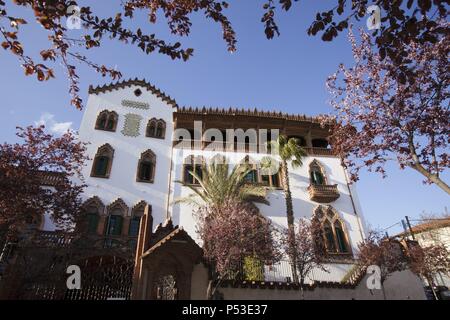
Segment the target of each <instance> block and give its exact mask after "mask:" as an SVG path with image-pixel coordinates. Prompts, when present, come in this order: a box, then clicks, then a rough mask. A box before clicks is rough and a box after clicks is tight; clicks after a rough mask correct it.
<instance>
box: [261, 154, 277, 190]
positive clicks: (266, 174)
mask: <svg viewBox="0 0 450 320" xmlns="http://www.w3.org/2000/svg"><path fill="white" fill-rule="evenodd" d="M259 166H260V176H261V178H260V179H261V184H262V185H265V186H269V187H274V188H280V187H281V181H280V165H279V163H278V161H277V160H275V159H274V158H272V157H269V156H266V157H263V158H262V159H261V161H260V164H259Z"/></svg>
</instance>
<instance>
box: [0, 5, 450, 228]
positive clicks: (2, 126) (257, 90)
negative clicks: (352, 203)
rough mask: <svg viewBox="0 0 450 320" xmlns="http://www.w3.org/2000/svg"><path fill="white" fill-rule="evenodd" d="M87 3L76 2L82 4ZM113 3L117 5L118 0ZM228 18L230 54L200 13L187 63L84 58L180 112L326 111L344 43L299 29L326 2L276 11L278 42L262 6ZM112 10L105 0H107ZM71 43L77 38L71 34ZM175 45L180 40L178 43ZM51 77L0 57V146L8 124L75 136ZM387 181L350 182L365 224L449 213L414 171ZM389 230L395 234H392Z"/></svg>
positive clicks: (105, 52) (345, 53) (28, 32)
mask: <svg viewBox="0 0 450 320" xmlns="http://www.w3.org/2000/svg"><path fill="white" fill-rule="evenodd" d="M87 2H89V3H91V2H92V1H81V3H87ZM117 2H118V1H117ZM229 2H230V3H231V6H230V9H229V10H228V15H229V17H230V20H231V22H232V23H233V26H234V28H235V30H236V32H237V35H238V51H237V52H235V53H233V54H230V53H228V52H227V50H226V45H225V43H224V41H223V40H222V39H221V36H222V34H221V30H220V27H219V26H218V25H216V24H214V23H213V22H211V21H207V20H205V19H204V18H203V17H202V16H201V15H199V14H196V15H195V16H194V19H193V22H194V25H193V27H192V34H191V35H190V36H189V37H188V38H183V39H181V42H182V44H183V45H184V46H185V47H193V48H194V49H195V52H194V57H193V58H191V59H190V60H189V61H188V62H182V61H172V60H171V59H170V58H168V57H166V56H162V55H159V54H153V55H150V56H147V55H145V54H143V53H141V51H140V50H138V49H135V48H134V47H132V46H130V45H125V44H121V43H118V42H106V45H105V46H104V47H103V48H101V49H96V50H95V51H92V52H91V57H92V59H93V60H94V61H99V62H101V63H104V64H106V65H109V66H113V67H114V66H117V68H118V69H119V70H120V71H122V73H123V76H124V78H134V77H138V78H145V79H147V80H149V81H150V82H152V83H153V84H154V85H156V86H157V87H159V88H161V89H162V90H164V91H165V92H166V93H167V94H169V95H171V96H172V97H174V98H175V99H176V100H177V102H178V104H179V105H181V106H183V105H186V106H203V105H205V106H218V107H240V108H241V107H242V108H255V107H257V108H260V109H265V110H281V111H283V112H289V113H304V114H307V115H316V114H320V113H327V112H330V111H331V109H330V106H329V104H328V99H329V95H328V93H327V90H326V88H325V79H326V77H327V76H328V75H330V74H331V73H333V72H334V71H335V70H336V69H337V66H338V64H339V63H341V62H343V63H346V64H351V63H352V56H351V50H350V45H349V44H348V42H347V40H346V36H345V35H344V34H343V35H341V36H340V37H339V38H338V39H336V40H334V41H333V42H331V43H325V42H322V41H321V40H320V37H309V36H308V35H307V34H306V29H307V27H308V26H309V23H310V22H311V21H312V20H313V19H314V17H315V14H316V13H317V11H319V10H321V9H329V8H331V7H332V5H333V1H321V2H320V4H317V3H318V1H303V2H300V4H296V5H294V6H293V7H292V9H291V11H290V12H288V13H285V12H281V11H280V12H278V18H279V26H280V31H281V36H280V37H279V38H276V39H274V40H270V41H269V40H266V38H265V35H264V32H263V25H262V23H261V22H260V19H261V16H262V13H263V11H262V9H261V6H262V3H263V1H256V0H255V1H253V0H251V1H238V0H233V1H229ZM108 3H111V2H108ZM93 8H95V9H99V10H100V11H99V12H101V15H103V16H107V15H108V14H112V13H114V9H115V8H114V6H112V5H108V6H106V5H105V2H104V1H101V2H100V1H99V2H97V3H96V5H95V6H94V5H93ZM137 20H138V21H140V22H141V25H144V26H146V28H147V29H145V28H143V30H144V31H147V32H149V33H152V32H156V33H157V35H159V36H160V37H162V38H165V39H176V38H174V37H172V36H171V35H170V34H169V33H168V30H167V26H166V25H165V24H164V20H160V21H159V23H158V24H157V25H148V24H145V16H144V15H142V16H138V17H137ZM29 22H30V24H31V25H30V24H29V25H28V26H26V27H25V29H24V40H25V41H24V43H25V45H26V47H25V50H27V52H29V53H30V54H36V53H38V52H39V51H40V50H42V49H45V48H46V46H47V43H46V41H45V39H46V34H45V32H44V31H43V30H40V28H38V27H36V25H34V22H32V19H31V18H30V19H29ZM71 32H72V33H73V36H74V37H76V36H77V35H79V34H80V31H77V30H73V31H71ZM177 40H179V39H177ZM54 69H55V71H56V77H57V78H56V79H54V80H52V81H49V82H46V83H39V82H37V80H36V79H35V78H32V77H25V76H24V74H23V71H22V69H21V67H20V66H19V65H18V63H17V60H16V58H15V57H13V56H11V55H10V54H9V53H7V52H5V51H3V50H1V51H0V94H1V97H2V102H1V104H0V110H1V111H2V113H1V114H2V117H1V118H0V141H1V142H3V141H14V140H15V136H14V132H15V126H16V125H22V126H25V125H28V124H34V123H39V122H40V121H41V122H42V121H45V123H46V124H47V125H48V127H49V128H50V129H52V130H53V131H55V132H58V131H61V130H63V129H65V128H68V127H72V128H74V129H77V128H78V126H79V124H80V120H81V117H82V112H80V111H78V110H76V109H75V108H74V107H72V106H70V105H69V95H68V93H67V91H68V82H67V80H66V78H65V74H64V73H63V71H62V69H61V68H60V67H59V66H58V65H55V68H54ZM79 75H80V77H81V86H80V89H81V96H82V98H83V100H84V101H86V100H87V89H88V86H89V85H90V84H93V85H97V84H102V83H105V82H109V80H108V79H105V78H102V77H101V76H99V75H97V74H95V73H94V72H93V71H91V70H89V69H87V68H85V67H83V66H80V69H79ZM387 171H388V175H389V176H388V178H387V179H382V178H381V177H380V176H378V175H376V174H372V173H366V172H363V173H362V175H361V180H360V182H358V184H357V189H358V193H359V196H360V201H361V204H362V207H363V210H364V214H365V216H366V219H367V220H368V222H369V223H370V224H371V225H372V226H374V227H387V226H390V225H392V224H394V223H396V222H398V221H399V220H400V219H402V218H404V216H405V215H409V216H411V217H418V216H419V215H420V214H422V212H423V211H426V212H429V213H431V212H432V213H440V212H443V211H444V207H445V206H449V204H450V203H449V201H448V199H449V197H448V196H447V195H446V194H445V193H444V192H443V191H441V190H440V189H439V188H437V187H435V186H428V185H423V184H422V182H421V181H422V177H421V176H420V175H419V174H418V173H415V172H413V171H412V170H403V171H400V170H399V169H398V166H397V165H396V164H392V165H389V166H388V167H387ZM389 231H390V232H394V231H400V229H399V228H397V229H395V228H393V229H390V230H389Z"/></svg>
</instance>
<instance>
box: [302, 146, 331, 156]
mask: <svg viewBox="0 0 450 320" xmlns="http://www.w3.org/2000/svg"><path fill="white" fill-rule="evenodd" d="M303 149H305V151H306V153H307V154H308V155H309V156H319V157H335V156H336V155H335V154H334V152H333V150H332V149H328V148H317V147H303Z"/></svg>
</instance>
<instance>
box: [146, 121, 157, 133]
mask: <svg viewBox="0 0 450 320" xmlns="http://www.w3.org/2000/svg"><path fill="white" fill-rule="evenodd" d="M145 135H146V136H147V137H155V135H156V119H155V118H153V119H150V120H149V121H148V124H147V131H146V134H145Z"/></svg>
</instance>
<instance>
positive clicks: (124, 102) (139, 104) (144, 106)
mask: <svg viewBox="0 0 450 320" xmlns="http://www.w3.org/2000/svg"><path fill="white" fill-rule="evenodd" d="M122 105H123V106H124V107H129V108H137V109H144V110H148V108H150V105H149V104H148V103H146V102H140V101H133V100H122Z"/></svg>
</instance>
